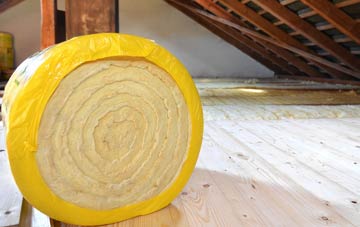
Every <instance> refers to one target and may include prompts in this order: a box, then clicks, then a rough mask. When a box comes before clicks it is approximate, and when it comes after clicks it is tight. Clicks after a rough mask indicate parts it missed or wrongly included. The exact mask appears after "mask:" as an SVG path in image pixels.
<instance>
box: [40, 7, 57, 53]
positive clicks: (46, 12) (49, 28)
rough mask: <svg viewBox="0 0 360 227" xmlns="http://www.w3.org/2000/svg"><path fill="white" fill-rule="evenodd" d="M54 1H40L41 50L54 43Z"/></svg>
mask: <svg viewBox="0 0 360 227" xmlns="http://www.w3.org/2000/svg"><path fill="white" fill-rule="evenodd" d="M55 30H56V0H41V49H45V48H47V47H48V46H51V45H54V44H55V43H56V33H55Z"/></svg>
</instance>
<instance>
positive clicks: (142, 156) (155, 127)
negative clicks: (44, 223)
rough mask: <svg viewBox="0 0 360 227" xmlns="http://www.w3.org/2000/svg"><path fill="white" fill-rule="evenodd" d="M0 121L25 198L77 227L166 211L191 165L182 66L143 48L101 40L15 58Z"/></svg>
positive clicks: (192, 119) (192, 122) (196, 108)
mask: <svg viewBox="0 0 360 227" xmlns="http://www.w3.org/2000/svg"><path fill="white" fill-rule="evenodd" d="M2 114H3V119H4V125H5V126H6V143H7V150H8V156H9V161H10V165H11V169H12V173H13V175H14V178H15V180H16V183H17V185H18V187H19V188H20V190H21V192H22V193H23V195H24V197H25V198H26V200H28V201H29V202H30V203H31V204H32V205H33V206H34V207H36V208H38V209H39V210H41V211H42V212H44V213H45V214H47V215H49V216H50V217H52V218H54V219H57V220H60V221H63V222H67V223H72V224H80V225H98V224H106V223H113V222H117V221H121V220H124V219H127V218H131V217H134V216H138V215H144V214H148V213H151V212H154V211H156V210H159V209H161V208H163V207H165V206H166V205H168V204H169V203H170V202H171V201H172V200H173V199H174V198H175V197H176V196H177V195H178V194H179V192H180V191H181V190H182V188H183V187H184V186H185V184H186V182H187V181H188V179H189V177H190V175H191V173H192V171H193V169H194V167H195V163H196V160H197V157H198V154H199V150H200V146H201V140H202V131H203V116H202V109H201V103H200V99H199V95H198V93H197V90H196V88H195V86H194V83H193V81H192V79H191V76H190V75H189V74H188V72H187V71H186V69H185V68H184V66H183V65H182V64H181V63H180V62H179V61H178V60H177V59H176V58H175V57H174V56H173V55H171V54H170V53H169V52H168V51H166V50H165V49H164V48H162V47H160V46H159V45H157V44H156V43H154V42H153V41H150V40H147V39H144V38H139V37H136V36H131V35H120V34H111V33H108V34H95V35H88V36H82V37H78V38H74V39H71V40H69V41H66V42H64V43H61V44H58V45H55V46H53V47H50V48H48V49H45V50H43V51H42V52H40V53H37V54H35V55H33V56H32V57H30V58H29V59H27V60H25V61H24V62H23V63H22V64H21V65H20V66H19V67H18V68H17V70H16V71H15V73H14V74H13V76H12V77H11V79H10V81H9V83H8V84H7V86H6V89H5V94H4V98H3V106H2Z"/></svg>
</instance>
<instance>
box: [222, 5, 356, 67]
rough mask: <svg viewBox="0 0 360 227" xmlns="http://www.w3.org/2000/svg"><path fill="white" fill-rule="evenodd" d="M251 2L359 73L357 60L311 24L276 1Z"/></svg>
mask: <svg viewBox="0 0 360 227" xmlns="http://www.w3.org/2000/svg"><path fill="white" fill-rule="evenodd" d="M225 1H228V0H225ZM316 1H318V0H316ZM326 1H327V0H326ZM253 2H254V3H256V4H257V5H258V6H260V7H261V8H263V9H265V10H266V11H268V12H270V13H271V14H272V15H273V16H275V17H277V18H279V19H280V20H282V21H284V22H285V23H286V24H287V25H288V26H290V27H292V28H293V29H294V30H296V31H298V32H300V34H301V35H303V36H304V37H306V38H307V39H309V40H310V41H312V42H314V43H316V44H317V45H318V46H319V47H321V48H323V49H324V50H326V51H327V52H329V53H331V54H332V55H333V56H334V57H336V58H337V59H339V60H340V61H342V62H344V63H345V64H346V65H347V66H349V67H351V68H353V69H355V70H359V71H360V60H359V59H357V58H356V57H355V56H353V55H352V54H351V53H350V52H349V51H348V50H346V49H345V48H343V47H342V46H340V45H339V44H337V43H336V42H335V41H333V40H332V39H331V38H330V37H328V36H327V35H325V34H323V33H322V32H320V31H318V30H317V29H316V28H314V27H313V26H312V25H311V24H309V23H308V22H306V21H304V20H302V19H301V18H300V17H299V16H298V15H296V14H295V13H293V12H291V11H290V10H288V9H287V8H285V7H284V6H283V5H281V4H279V3H278V1H277V0H253ZM330 4H331V3H330ZM331 5H332V4H331ZM334 8H335V7H334ZM335 9H336V8H335Z"/></svg>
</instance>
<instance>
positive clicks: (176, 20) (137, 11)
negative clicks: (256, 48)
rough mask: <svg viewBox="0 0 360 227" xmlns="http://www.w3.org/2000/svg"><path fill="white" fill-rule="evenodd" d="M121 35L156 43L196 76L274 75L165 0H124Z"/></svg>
mask: <svg viewBox="0 0 360 227" xmlns="http://www.w3.org/2000/svg"><path fill="white" fill-rule="evenodd" d="M119 8H120V32H122V33H129V34H135V35H139V36H144V37H147V38H150V39H153V40H155V41H156V42H157V43H159V44H160V45H162V46H164V47H166V48H167V49H168V50H169V51H170V52H172V53H173V54H175V55H176V56H177V57H178V58H179V59H180V60H181V61H182V62H183V64H184V65H185V66H186V67H187V68H188V70H189V71H190V73H191V74H192V75H193V76H195V77H216V76H218V77H271V76H272V75H273V72H272V71H270V70H268V69H267V68H265V67H264V66H262V65H261V64H259V63H257V62H256V61H255V60H253V59H252V58H250V57H248V56H247V55H245V54H244V53H242V52H241V51H239V50H238V49H236V48H235V47H233V46H231V45H230V44H228V43H227V42H224V41H223V40H222V39H221V38H218V36H216V35H214V34H213V33H211V32H210V31H208V30H207V29H205V28H204V27H203V26H201V25H199V24H198V23H197V22H195V21H194V20H192V19H191V18H189V17H188V16H186V15H185V14H183V13H181V12H180V11H178V10H177V9H175V8H174V7H172V6H170V5H169V4H167V3H166V2H165V1H163V0H120V7H119Z"/></svg>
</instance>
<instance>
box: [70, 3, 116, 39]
mask: <svg viewBox="0 0 360 227" xmlns="http://www.w3.org/2000/svg"><path fill="white" fill-rule="evenodd" d="M65 8H66V15H65V16H66V38H67V39H70V38H72V37H75V36H80V35H87V34H92V33H100V32H118V27H119V23H118V21H119V18H118V0H76V1H74V0H66V2H65Z"/></svg>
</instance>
